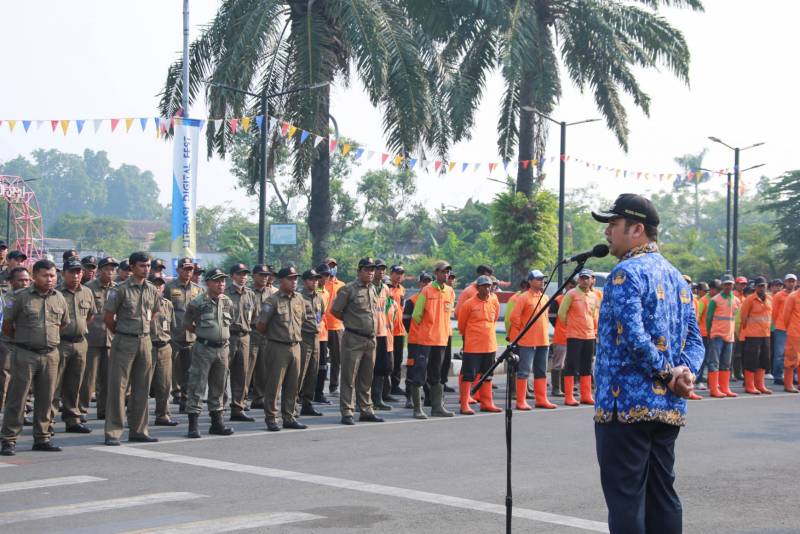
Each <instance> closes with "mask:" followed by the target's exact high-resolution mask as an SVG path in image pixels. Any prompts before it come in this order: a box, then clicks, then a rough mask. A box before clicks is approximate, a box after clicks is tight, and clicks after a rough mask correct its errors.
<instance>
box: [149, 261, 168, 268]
mask: <svg viewBox="0 0 800 534" xmlns="http://www.w3.org/2000/svg"><path fill="white" fill-rule="evenodd" d="M166 268H167V264H166V263H164V260H162V259H161V258H156V259H154V260H151V261H150V269H152V270H154V271H163V270H164V269H166Z"/></svg>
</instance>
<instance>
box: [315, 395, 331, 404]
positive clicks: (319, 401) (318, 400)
mask: <svg viewBox="0 0 800 534" xmlns="http://www.w3.org/2000/svg"><path fill="white" fill-rule="evenodd" d="M314 402H316V403H317V404H328V405H330V404H332V403H331V401H329V400H328V398H327V397H326V396H325V395H322V394H320V395H316V396H315V397H314Z"/></svg>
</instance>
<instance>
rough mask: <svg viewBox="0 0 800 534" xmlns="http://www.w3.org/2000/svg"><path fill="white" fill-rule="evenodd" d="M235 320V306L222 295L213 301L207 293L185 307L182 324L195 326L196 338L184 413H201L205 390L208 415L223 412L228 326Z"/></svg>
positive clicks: (226, 371) (228, 337) (228, 336)
mask: <svg viewBox="0 0 800 534" xmlns="http://www.w3.org/2000/svg"><path fill="white" fill-rule="evenodd" d="M236 318H237V317H236V306H234V304H233V301H232V300H231V299H230V298H229V297H228V296H227V295H225V294H222V295H220V296H219V297H218V298H217V300H213V299H212V298H210V297H209V296H208V294H207V293H206V294H204V295H200V296H198V297H196V298H195V299H194V300H192V301H191V302H190V303H189V305H188V306H187V307H186V314H185V316H184V319H183V324H184V325H185V326H192V325H194V327H195V334H196V335H197V339H196V341H195V342H194V344H193V345H192V365H191V367H189V379H188V381H187V382H186V390H185V394H186V413H190V414H192V413H196V414H199V413H200V412H201V408H202V398H203V394H204V393H205V392H206V387H208V411H209V413H210V412H222V410H223V408H224V402H223V395H224V394H225V385H226V384H227V383H228V344H229V340H230V337H231V332H230V326H231V324H233V323H234V321H235V320H236Z"/></svg>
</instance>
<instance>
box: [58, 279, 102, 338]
mask: <svg viewBox="0 0 800 534" xmlns="http://www.w3.org/2000/svg"><path fill="white" fill-rule="evenodd" d="M58 291H59V292H60V293H61V295H62V296H63V297H64V300H66V301H67V309H68V310H69V326H68V327H67V328H65V329H64V330H62V331H61V335H62V336H67V337H76V336H85V335H86V334H88V333H89V326H88V323H87V321H86V319H87V318H88V317H89V316H90V315H97V309H96V308H95V304H94V293H93V292H92V290H91V289H89V288H88V287H85V286H78V290H77V291H76V292H75V293H73V292H72V291H70V290H69V289H67V287H66V286H65V285H64V284H61V285H60V286H59V287H58Z"/></svg>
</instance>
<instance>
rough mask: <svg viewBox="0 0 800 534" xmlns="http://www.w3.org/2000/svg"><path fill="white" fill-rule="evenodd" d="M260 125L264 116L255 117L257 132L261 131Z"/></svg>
mask: <svg viewBox="0 0 800 534" xmlns="http://www.w3.org/2000/svg"><path fill="white" fill-rule="evenodd" d="M262 124H264V115H257V116H256V126H258V129H259V130H260V129H261V125H262Z"/></svg>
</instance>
